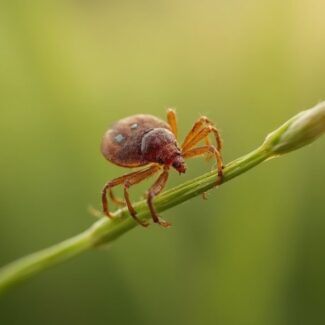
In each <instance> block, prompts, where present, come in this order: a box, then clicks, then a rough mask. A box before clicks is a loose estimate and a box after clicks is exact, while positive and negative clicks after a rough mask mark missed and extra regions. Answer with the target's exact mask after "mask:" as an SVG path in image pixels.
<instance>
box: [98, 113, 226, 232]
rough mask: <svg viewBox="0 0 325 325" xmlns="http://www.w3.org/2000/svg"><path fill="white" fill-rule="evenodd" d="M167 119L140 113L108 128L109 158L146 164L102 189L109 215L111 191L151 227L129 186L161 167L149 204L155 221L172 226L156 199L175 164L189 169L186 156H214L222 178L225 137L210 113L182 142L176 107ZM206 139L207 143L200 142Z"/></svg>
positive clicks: (131, 165) (105, 147)
mask: <svg viewBox="0 0 325 325" xmlns="http://www.w3.org/2000/svg"><path fill="white" fill-rule="evenodd" d="M167 122H168V123H166V122H164V121H162V120H161V119H159V118H157V117H155V116H152V115H144V114H139V115H133V116H130V117H127V118H124V119H121V120H119V121H117V122H116V123H115V124H113V125H112V127H111V128H110V129H108V130H107V131H106V133H105V135H104V137H103V140H102V145H101V151H102V154H103V155H104V157H105V158H106V159H107V160H108V161H110V162H112V163H113V164H115V165H118V166H121V167H126V168H135V167H143V166H146V167H145V168H142V169H140V170H137V171H135V172H132V173H129V174H126V175H123V176H121V177H117V178H115V179H113V180H111V181H108V182H107V183H106V184H105V186H104V188H103V190H102V207H103V213H104V214H105V215H107V216H108V217H112V215H111V213H110V211H109V207H108V200H107V194H108V193H109V196H110V198H111V200H112V201H113V202H114V203H115V204H117V205H119V206H123V205H126V206H127V208H128V210H129V212H130V214H131V216H132V217H133V218H134V219H135V220H136V221H137V222H138V223H139V224H141V225H142V226H144V227H147V226H148V225H149V224H148V223H147V222H145V221H142V220H140V219H139V218H138V217H137V213H136V211H135V209H134V208H133V206H132V204H131V201H130V198H129V188H130V187H131V186H133V185H135V184H138V183H140V182H141V181H143V180H144V179H146V178H148V177H150V176H152V175H154V174H156V173H158V172H159V171H160V172H161V174H160V175H159V177H158V178H157V180H156V181H155V183H154V184H153V185H152V186H151V187H150V189H149V191H148V196H147V204H148V207H149V210H150V212H151V216H152V219H153V221H154V222H155V223H158V224H160V225H161V226H163V227H169V226H170V223H168V222H167V221H165V220H163V219H161V218H160V217H159V216H158V214H157V211H156V209H155V207H154V204H153V199H154V197H155V196H156V195H158V194H159V193H160V192H161V191H162V190H163V188H164V186H165V184H166V182H167V179H168V174H169V170H170V168H171V167H172V168H174V169H176V170H177V171H178V172H179V173H180V174H181V173H185V171H186V164H185V159H187V158H192V157H196V156H202V155H208V157H209V156H210V157H211V156H214V157H215V159H216V161H217V169H218V179H219V178H221V177H222V174H223V173H222V168H223V163H222V157H221V153H220V151H221V147H222V141H221V137H220V133H219V131H218V129H217V128H215V127H214V125H213V123H212V122H211V121H210V120H208V118H207V117H205V116H201V117H200V118H199V119H198V120H197V121H196V122H195V123H194V125H193V127H192V129H191V130H190V132H189V133H188V134H187V136H186V137H185V139H184V141H183V143H182V144H181V145H179V144H178V142H177V122H176V114H175V111H174V110H172V109H169V110H168V111H167ZM210 134H212V135H213V136H214V139H215V145H213V144H211V143H210V140H209V135H210ZM202 141H204V145H198V144H199V143H200V142H202ZM118 185H122V186H123V188H124V201H123V200H121V199H118V198H116V197H115V195H114V194H113V191H112V189H113V188H114V187H115V186H118Z"/></svg>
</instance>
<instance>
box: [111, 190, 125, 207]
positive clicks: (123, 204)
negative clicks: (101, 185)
mask: <svg viewBox="0 0 325 325" xmlns="http://www.w3.org/2000/svg"><path fill="white" fill-rule="evenodd" d="M109 196H110V198H111V200H112V201H113V202H114V203H115V204H116V205H117V206H125V202H124V201H123V200H121V199H119V198H117V197H116V196H115V195H114V193H113V190H112V189H111V188H110V189H109Z"/></svg>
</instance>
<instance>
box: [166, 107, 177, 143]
mask: <svg viewBox="0 0 325 325" xmlns="http://www.w3.org/2000/svg"><path fill="white" fill-rule="evenodd" d="M167 121H168V124H169V126H170V128H171V130H172V132H173V133H174V135H175V138H176V139H177V120H176V113H175V111H174V110H173V109H171V108H169V109H168V110H167Z"/></svg>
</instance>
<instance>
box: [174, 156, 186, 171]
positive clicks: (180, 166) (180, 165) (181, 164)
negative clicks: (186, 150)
mask: <svg viewBox="0 0 325 325" xmlns="http://www.w3.org/2000/svg"><path fill="white" fill-rule="evenodd" d="M172 166H173V167H174V168H175V169H176V170H177V171H178V172H179V173H180V174H182V173H185V172H186V164H185V160H184V158H183V157H182V156H181V155H177V156H176V157H175V158H174V160H173V163H172Z"/></svg>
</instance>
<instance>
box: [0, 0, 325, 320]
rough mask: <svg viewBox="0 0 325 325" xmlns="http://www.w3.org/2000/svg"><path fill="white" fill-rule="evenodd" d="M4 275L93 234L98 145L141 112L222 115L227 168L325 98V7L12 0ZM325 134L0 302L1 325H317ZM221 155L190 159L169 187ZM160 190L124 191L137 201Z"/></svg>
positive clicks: (1, 41) (314, 3)
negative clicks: (167, 224)
mask: <svg viewBox="0 0 325 325" xmlns="http://www.w3.org/2000/svg"><path fill="white" fill-rule="evenodd" d="M0 6H1V10H0V57H1V60H0V93H1V95H0V109H1V115H0V148H1V150H0V152H1V154H0V157H1V159H0V180H1V181H0V208H1V212H0V213H1V218H0V265H5V264H6V263H8V262H10V261H12V260H14V259H16V258H18V257H20V256H23V255H25V254H27V253H30V252H33V251H36V250H38V249H40V248H44V247H46V246H49V245H51V244H54V243H57V242H58V241H61V240H63V239H65V238H67V237H70V236H72V235H74V234H77V233H78V232H80V231H82V230H84V229H85V228H86V227H87V226H88V225H90V224H91V223H92V222H93V221H94V219H93V217H92V216H91V215H90V214H89V213H88V211H87V209H88V206H90V205H91V206H94V207H95V208H99V207H100V202H99V196H100V190H101V187H102V185H103V184H104V183H105V181H106V180H108V179H110V178H113V177H116V176H118V175H121V174H122V173H125V172H126V170H123V169H121V168H118V167H116V166H113V165H112V164H109V163H107V162H106V161H105V160H104V159H103V157H102V156H101V154H100V152H99V144H100V139H101V137H102V135H103V133H104V132H105V130H106V128H107V127H108V126H109V125H110V124H111V123H112V122H113V121H115V120H117V119H119V118H122V117H125V116H128V115H131V114H136V113H150V114H154V115H157V116H159V117H161V118H165V109H166V108H167V107H175V108H176V110H177V113H178V120H179V128H180V133H181V136H184V135H185V134H186V132H187V131H188V130H189V128H190V127H191V125H192V123H193V121H194V120H195V119H196V118H197V117H198V116H199V115H200V114H204V115H207V116H209V118H210V119H212V120H213V121H215V122H216V124H217V126H218V127H219V128H220V130H221V132H222V136H223V139H224V157H225V160H226V162H227V161H231V160H232V159H234V158H237V157H239V156H240V155H242V154H244V153H247V152H249V151H250V150H252V149H254V148H255V147H256V146H258V145H259V144H260V143H261V141H262V140H263V138H264V136H265V135H266V133H267V132H269V131H271V130H272V129H274V128H275V127H277V126H278V125H280V124H281V123H282V122H284V121H285V120H287V119H288V118H290V117H291V116H292V115H294V114H296V113H297V112H298V111H300V110H303V109H306V108H309V107H311V106H313V105H314V104H316V103H317V102H319V101H320V100H322V99H324V98H325V20H324V11H325V3H324V1H321V0H308V1H307V0H297V1H278V0H277V1H257V0H248V1H225V0H220V1H209V0H202V1H188V0H187V1H185V0H169V1H168V0H158V1H146V0H139V1H113V0H110V1H76V0H75V1H37V0H33V1H2V2H1V5H0ZM324 166H325V142H324V139H321V140H320V141H318V142H316V143H314V144H313V145H311V146H309V147H307V148H303V149H302V150H299V151H296V152H294V153H291V154H289V155H287V156H285V157H282V158H280V159H277V160H272V161H270V162H267V163H264V164H263V165H261V166H258V167H257V168H254V170H252V171H250V172H249V173H246V174H245V175H242V176H241V177H239V178H236V179H234V180H233V181H231V182H229V183H227V184H226V185H225V186H222V187H221V188H219V189H218V190H214V191H211V192H210V193H209V199H208V201H203V200H202V199H201V198H196V199H193V200H191V201H190V202H187V203H185V204H183V205H181V206H178V207H176V208H173V209H171V210H169V211H167V212H165V213H164V217H165V219H167V220H169V221H171V222H172V223H173V227H172V228H171V229H169V230H164V229H161V228H159V227H157V226H152V227H150V228H149V229H146V230H144V229H142V228H140V227H138V228H137V229H135V230H133V231H132V232H130V233H128V234H127V235H125V236H124V237H122V238H120V239H119V240H118V241H117V242H115V243H114V245H112V246H111V247H110V248H109V249H99V250H97V251H93V252H89V253H86V254H84V255H82V256H79V257H77V258H75V259H74V260H72V261H69V262H68V263H65V264H63V265H60V266H57V267H55V268H53V269H51V270H49V271H47V272H46V273H43V274H41V275H40V276H38V277H36V278H34V279H32V280H31V281H29V282H27V283H25V284H23V285H22V286H20V287H18V288H15V290H13V291H11V292H9V293H8V294H7V295H6V296H4V297H2V298H1V300H0V323H1V324H3V325H6V324H33V325H38V324H79V325H84V324H95V325H97V324H98V325H101V324H134V325H136V324H141V325H143V324H204V325H206V324H223V325H228V324H229V325H232V324H236V325H237V324H248V325H251V324H277V325H281V324H324V323H325V280H324V279H325V277H324V275H325V236H324V234H325V203H324V180H325V179H324ZM211 167H212V163H206V162H205V161H204V160H203V159H197V160H194V161H191V162H189V170H188V173H187V174H186V175H182V176H179V175H178V174H177V173H173V175H172V177H171V179H170V182H169V185H168V186H169V187H170V186H172V185H175V184H179V183H180V182H183V181H184V180H185V179H191V178H193V177H195V176H197V175H199V174H201V173H203V172H205V171H207V170H210V169H211ZM149 185H150V182H149V181H148V182H146V183H144V184H141V185H139V186H138V187H136V188H134V189H133V191H132V197H133V199H137V198H139V197H140V196H141V195H142V193H143V191H144V190H145V189H146V188H147V187H148V186H149Z"/></svg>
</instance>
